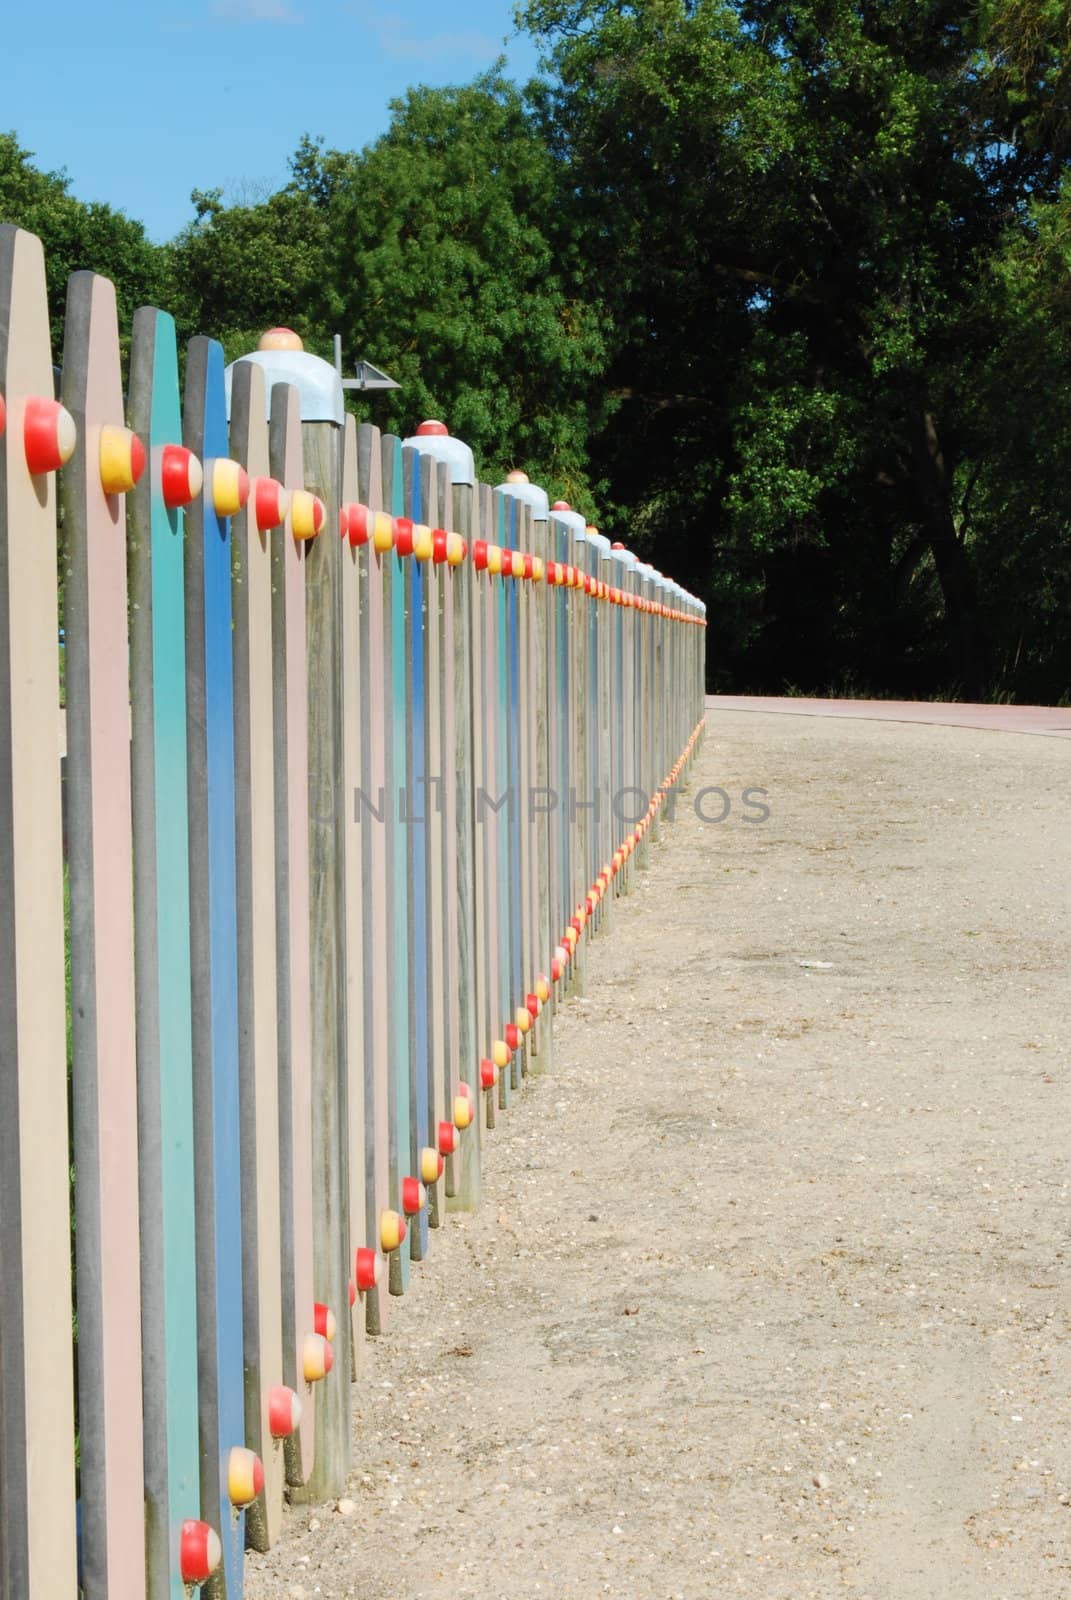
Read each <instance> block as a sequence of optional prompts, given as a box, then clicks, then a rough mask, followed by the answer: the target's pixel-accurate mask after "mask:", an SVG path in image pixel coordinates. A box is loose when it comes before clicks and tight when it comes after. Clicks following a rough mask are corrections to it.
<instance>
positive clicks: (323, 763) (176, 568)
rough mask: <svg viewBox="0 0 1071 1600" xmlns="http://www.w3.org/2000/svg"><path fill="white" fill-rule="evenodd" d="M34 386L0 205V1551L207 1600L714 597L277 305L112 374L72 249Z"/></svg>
mask: <svg viewBox="0 0 1071 1600" xmlns="http://www.w3.org/2000/svg"><path fill="white" fill-rule="evenodd" d="M54 394H55V386H54V369H53V352H52V350H51V349H50V345H49V315H48V306H47V303H46V295H45V273H44V260H43V255H42V251H41V247H40V244H39V242H38V241H37V240H36V239H35V238H33V237H32V236H31V235H28V234H26V233H23V232H20V231H19V230H17V229H14V228H10V227H2V228H0V434H2V437H0V855H2V860H0V919H2V923H3V940H4V946H3V948H4V953H5V959H4V961H3V964H2V968H0V1274H2V1281H3V1283H4V1288H5V1292H4V1295H3V1297H2V1298H0V1594H2V1596H3V1597H4V1600H62V1597H65V1596H71V1597H73V1596H76V1595H77V1594H78V1593H79V1592H81V1593H82V1594H83V1595H84V1597H85V1600H103V1597H110V1600H140V1597H145V1596H150V1597H152V1600H162V1597H165V1596H167V1597H172V1600H178V1597H179V1596H181V1595H183V1594H184V1593H187V1592H189V1590H190V1588H191V1587H195V1586H196V1585H198V1584H200V1583H204V1585H205V1593H206V1594H210V1595H213V1596H224V1595H226V1596H227V1597H229V1600H236V1597H238V1596H240V1594H241V1592H242V1566H243V1551H244V1549H245V1547H246V1545H247V1544H249V1545H252V1546H254V1547H255V1548H258V1549H262V1548H266V1547H267V1546H268V1545H269V1544H270V1543H271V1542H272V1540H273V1539H275V1538H276V1536H277V1534H278V1532H279V1528H280V1523H281V1515H282V1508H283V1502H284V1496H285V1495H287V1494H290V1495H293V1496H304V1497H307V1498H310V1499H313V1498H322V1497H326V1496H328V1495H330V1494H332V1493H337V1492H338V1490H339V1489H340V1488H341V1486H342V1484H343V1482H344V1479H345V1477H346V1473H347V1471H348V1468H349V1466H350V1397H349V1384H350V1382H351V1380H352V1379H354V1378H355V1377H356V1376H357V1375H358V1374H359V1371H360V1365H361V1349H362V1342H363V1339H364V1337H365V1335H366V1333H372V1334H374V1333H376V1332H378V1331H380V1330H382V1329H383V1327H384V1326H385V1325H386V1322H387V1319H388V1316H389V1307H390V1298H391V1296H392V1295H398V1294H403V1293H404V1292H405V1290H406V1288H407V1287H408V1285H409V1283H410V1272H411V1263H412V1262H414V1261H419V1260H421V1259H423V1258H424V1257H425V1256H427V1255H428V1254H429V1253H430V1252H431V1251H432V1250H433V1241H434V1236H435V1232H436V1230H437V1229H440V1228H442V1227H444V1226H447V1225H448V1218H449V1211H450V1209H451V1206H460V1207H471V1206H473V1205H475V1204H476V1203H477V1201H478V1199H479V1194H480V1152H481V1141H482V1140H483V1139H484V1138H485V1137H487V1136H488V1130H489V1129H492V1128H493V1127H494V1125H495V1121H496V1118H497V1117H499V1116H500V1115H501V1114H502V1113H503V1111H505V1110H506V1109H508V1107H509V1106H510V1104H511V1101H512V1100H513V1098H514V1097H515V1096H516V1095H517V1094H518V1093H519V1092H520V1091H521V1089H522V1087H523V1083H524V1079H525V1076H526V1074H527V1073H529V1072H530V1071H538V1070H545V1069H546V1068H547V1067H548V1066H549V1064H550V1061H551V1053H552V1048H553V1040H552V1033H551V1018H552V1016H553V1012H554V1009H555V1007H556V1005H557V1004H558V1003H559V1002H560V1001H561V999H562V997H563V996H564V995H566V994H568V993H569V992H570V991H571V990H574V989H576V988H578V987H579V986H580V985H582V984H583V981H584V968H585V957H586V951H587V947H588V943H589V940H590V938H591V937H592V935H593V934H594V933H595V932H597V931H599V929H601V928H602V927H603V925H604V924H605V923H606V922H607V921H608V920H609V919H610V917H611V916H612V906H613V901H614V899H615V897H616V896H617V895H618V894H622V893H627V892H628V891H629V889H630V887H631V884H632V878H633V873H634V870H635V867H636V863H637V861H640V862H641V863H642V861H643V858H644V854H645V852H646V850H647V848H648V844H649V841H650V839H651V837H652V836H653V834H655V833H656V831H657V829H658V827H659V825H660V815H661V810H662V805H663V802H664V800H665V797H666V795H667V793H668V791H669V790H670V789H671V787H672V786H673V785H674V784H676V783H677V782H678V780H679V779H680V778H681V776H682V774H683V772H684V771H685V769H686V768H687V766H688V764H689V762H690V761H691V758H692V756H693V753H694V751H695V748H696V745H697V742H698V740H699V738H700V736H701V730H702V706H703V653H704V627H703V624H704V616H703V607H702V606H701V605H699V604H698V602H696V601H695V600H693V599H692V598H691V597H689V596H688V595H686V594H685V593H684V592H683V591H682V590H681V589H679V588H678V587H677V586H676V585H675V584H673V583H671V582H669V581H668V580H666V579H664V578H663V577H662V576H661V575H660V574H658V573H657V572H655V571H654V570H653V569H652V568H651V567H649V566H645V565H643V564H642V563H641V562H639V561H637V560H636V559H635V558H634V557H633V556H632V555H630V554H629V553H628V552H627V551H626V550H624V549H623V548H622V547H621V546H619V545H614V546H611V545H610V544H609V542H608V541H607V540H606V539H604V538H602V537H601V536H600V535H599V534H598V533H597V532H596V531H595V530H594V529H593V528H590V527H585V525H584V522H583V519H582V518H580V517H578V516H577V515H576V514H574V513H573V512H571V511H570V510H569V509H568V507H566V506H564V505H560V504H559V505H556V506H554V507H553V508H549V507H548V505H547V498H546V496H545V494H543V492H542V491H541V490H539V489H537V488H536V487H535V486H534V485H532V484H529V483H528V481H527V479H526V478H525V477H524V475H523V474H519V473H514V474H511V476H510V479H509V481H507V483H505V484H503V485H501V486H500V487H499V488H497V489H494V490H492V489H491V488H488V487H487V486H485V485H483V484H480V483H478V482H477V481H476V477H475V473H474V471H473V460H472V454H471V452H470V451H469V450H468V449H467V448H466V447H465V446H464V445H463V444H462V443H461V442H460V441H459V440H456V439H453V438H451V437H450V436H449V434H448V433H447V432H446V429H445V428H444V427H443V426H442V425H441V424H438V423H425V424H423V425H422V426H421V427H420V428H419V429H418V431H417V434H416V436H415V437H414V438H412V439H410V440H407V441H405V442H404V443H403V442H402V441H401V440H399V439H396V438H392V437H383V436H381V435H380V434H379V432H378V431H377V430H376V429H375V428H373V427H370V426H367V425H366V426H361V427H358V426H357V425H356V423H355V421H354V419H353V418H352V417H350V416H347V415H345V413H344V410H343V404H342V389H341V385H340V382H339V379H338V377H337V375H336V373H335V370H334V368H333V367H332V366H330V364H328V363H326V362H323V361H320V360H319V359H318V358H316V357H314V356H311V355H309V354H307V353H305V352H304V351H303V350H302V349H301V348H300V341H298V340H296V338H295V337H294V336H293V335H289V334H288V333H287V331H286V330H274V331H273V333H272V334H270V335H266V336H265V338H264V340H262V342H261V348H260V350H259V351H258V352H256V353H255V354H254V355H252V356H250V357H249V358H246V359H243V360H241V361H239V362H237V363H235V365H234V366H233V367H231V368H230V369H229V370H228V371H227V372H225V371H224V364H223V356H222V351H221V349H220V346H219V345H218V344H216V343H214V342H213V341H211V340H209V339H202V338H198V339H194V340H193V341H192V342H191V343H190V345H189V348H188V350H187V352H186V361H185V379H184V392H183V395H182V397H181V400H180V392H179V361H178V351H177V348H176V337H175V327H174V323H173V321H172V319H171V318H170V317H169V316H168V315H167V314H166V313H164V312H160V311H155V310H143V311H139V312H138V313H137V315H136V317H135V319H134V324H133V328H132V330H131V338H130V360H129V374H128V384H127V389H126V396H125V401H124V388H123V374H122V368H121V362H120V343H119V329H118V326H117V319H116V303H115V293H114V290H113V288H112V286H111V284H110V283H108V282H107V281H106V280H105V279H103V278H100V277H97V276H94V275H92V274H90V273H78V274H76V275H75V276H74V277H72V279H71V280H70V285H69V289H68V299H67V314H66V336H65V345H64V349H63V352H62V379H61V383H60V398H59V400H56V399H55V398H54ZM57 528H59V537H58V538H57ZM61 620H62V630H63V631H62V641H63V643H62V648H57V640H58V639H59V638H60V637H61V635H60V633H59V628H60V624H61ZM64 700H65V712H62V711H61V710H60V707H61V704H62V703H63V701H64ZM72 1173H73V1191H72ZM72 1263H73V1265H72ZM75 1351H76V1359H72V1352H75Z"/></svg>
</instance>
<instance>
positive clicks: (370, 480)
mask: <svg viewBox="0 0 1071 1600" xmlns="http://www.w3.org/2000/svg"><path fill="white" fill-rule="evenodd" d="M357 445H358V452H357V457H358V489H359V491H360V496H361V499H362V501H363V502H364V504H365V505H367V506H368V507H369V508H370V509H371V510H372V511H381V510H382V509H383V451H382V443H381V440H380V435H379V430H378V428H373V427H371V426H370V425H369V424H363V425H362V426H361V428H360V430H359V432H358V436H357ZM360 559H361V562H362V572H363V574H364V575H365V576H366V580H367V623H366V626H365V627H364V628H363V629H362V634H361V652H362V653H361V683H362V685H363V686H364V691H365V703H366V706H367V720H366V723H365V727H366V729H367V732H366V734H365V738H366V740H367V761H366V764H365V771H366V772H367V774H368V781H367V783H366V785H365V787H364V790H363V793H362V795H361V796H360V797H359V801H360V811H359V826H360V829H361V844H362V858H363V861H364V868H365V874H366V882H368V883H369V885H370V891H369V894H368V897H367V911H368V916H369V919H370V920H369V924H368V927H369V932H368V938H367V949H368V960H367V961H366V963H365V1079H364V1084H365V1163H366V1165H365V1205H366V1209H367V1233H366V1237H365V1239H364V1240H363V1241H360V1243H361V1244H363V1246H364V1247H365V1248H367V1249H371V1250H372V1251H374V1252H375V1253H376V1258H377V1260H378V1259H379V1255H378V1252H379V1218H380V1217H381V1215H382V1214H383V1212H384V1211H385V1210H387V1209H388V1207H389V1206H390V1116H389V1098H390V1095H389V1084H390V1064H391V1059H392V1056H391V1028H392V1012H391V1005H392V989H391V983H390V959H389V944H388V939H389V915H388V911H389V907H388V891H389V876H388V872H389V864H388V841H389V839H390V812H391V799H390V796H389V795H388V792H387V757H388V753H389V739H390V735H391V728H392V724H393V712H392V710H391V703H390V701H389V699H388V696H389V695H390V694H391V690H392V685H391V676H390V673H389V671H388V667H387V655H386V631H385V630H386V624H387V615H386V608H387V606H388V605H389V603H390V602H389V596H388V594H387V592H386V587H385V578H384V574H385V571H389V564H390V562H391V561H392V560H393V557H392V555H391V553H390V551H386V552H378V551H377V550H376V549H375V546H374V543H373V541H372V540H371V539H369V541H368V542H367V543H366V544H365V545H364V546H363V548H362V549H361V552H360ZM361 1293H363V1294H364V1297H365V1299H364V1304H365V1326H366V1328H367V1330H368V1332H369V1333H380V1332H381V1331H383V1329H384V1328H385V1326H386V1320H387V1316H388V1306H389V1299H390V1297H389V1295H388V1293H387V1286H386V1283H383V1284H382V1285H380V1284H373V1285H371V1286H370V1287H369V1288H368V1289H366V1290H362V1291H361Z"/></svg>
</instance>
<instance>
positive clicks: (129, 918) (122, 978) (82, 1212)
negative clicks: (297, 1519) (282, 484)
mask: <svg viewBox="0 0 1071 1600" xmlns="http://www.w3.org/2000/svg"><path fill="white" fill-rule="evenodd" d="M63 398H64V401H65V403H66V405H67V408H68V410H69V411H70V413H71V415H72V416H73V418H74V420H75V425H76V427H77V429H78V446H77V449H76V450H75V454H74V456H73V458H72V459H71V461H70V462H69V463H68V465H67V468H66V470H65V472H64V474H63V507H64V536H65V543H66V551H67V560H66V584H65V595H64V600H65V604H64V637H65V640H66V644H65V651H66V665H67V672H66V685H67V847H68V867H69V876H70V961H71V1054H72V1066H71V1075H72V1109H73V1117H74V1136H75V1137H74V1162H75V1204H76V1236H77V1246H78V1248H77V1255H76V1265H77V1282H78V1424H79V1438H80V1444H81V1485H82V1495H81V1501H82V1588H83V1591H84V1594H85V1600H106V1597H107V1596H108V1595H109V1594H119V1593H121V1594H125V1595H126V1594H128V1595H130V1596H131V1600H135V1597H136V1596H137V1595H143V1594H144V1592H145V1515H144V1504H143V1502H144V1461H143V1455H142V1416H141V1345H140V1342H139V1341H138V1340H136V1339H134V1338H133V1337H132V1334H133V1332H134V1330H138V1329H140V1327H141V1295H140V1291H139V1284H138V1274H139V1266H140V1261H139V1229H138V1155H137V1151H138V1091H137V1071H136V1052H135V1023H134V878H133V839H132V832H131V795H130V691H129V664H128V661H127V652H126V649H125V643H126V637H127V572H126V526H125V499H126V490H127V488H133V486H134V483H135V482H136V481H137V478H138V477H139V476H140V475H141V472H142V471H143V470H144V464H145V460H146V457H145V452H144V447H143V446H142V445H141V442H140V441H139V440H136V438H135V436H134V435H133V434H130V433H128V432H127V430H126V429H125V428H124V427H123V426H122V424H123V378H122V371H121V368H120V362H119V326H118V320H117V317H116V306H115V290H114V288H113V287H112V285H111V284H110V283H109V282H108V281H107V279H106V278H98V277H96V276H94V274H92V273H90V272H79V273H76V274H75V275H74V276H73V277H72V278H71V279H70V282H69V284H68V287H67V317H66V328H65V337H64V346H63ZM106 452H107V457H106ZM112 456H114V459H112ZM139 458H140V465H139ZM102 467H103V468H104V469H105V471H106V472H107V474H108V476H107V477H105V476H104V472H102Z"/></svg>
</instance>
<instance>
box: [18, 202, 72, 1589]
mask: <svg viewBox="0 0 1071 1600" xmlns="http://www.w3.org/2000/svg"><path fill="white" fill-rule="evenodd" d="M0 388H2V389H3V392H4V395H5V397H6V401H7V428H6V431H5V433H4V436H3V438H2V439H0V460H2V463H3V465H2V468H0V930H2V933H3V948H4V949H5V951H7V952H8V956H9V959H7V960H5V961H4V962H3V964H2V968H3V970H2V973H0V1054H2V1059H3V1062H4V1071H3V1072H2V1073H0V1272H2V1274H3V1281H4V1284H5V1288H6V1296H5V1301H6V1303H5V1310H4V1328H3V1361H2V1362H0V1590H2V1591H3V1593H4V1594H5V1595H11V1596H12V1597H15V1596H18V1600H52V1597H53V1596H66V1595H71V1594H73V1593H74V1592H75V1584H76V1570H75V1565H76V1563H75V1504H74V1497H75V1486H74V1397H73V1384H72V1363H71V1342H70V1340H71V1288H70V1217H69V1213H68V1181H69V1179H68V1173H69V1167H68V1151H67V1117H66V1109H65V1108H66V1104H67V1062H66V1040H65V1027H64V1018H65V1012H66V1006H65V996H64V950H63V836H62V825H61V819H60V745H59V719H58V717H57V715H56V710H57V705H58V701H59V679H58V659H57V648H56V641H57V632H58V607H57V591H56V576H57V565H56V495H55V488H54V484H53V481H52V479H51V477H50V476H41V477H38V478H31V476H30V473H29V471H28V469H27V465H26V457H25V453H24V450H23V420H24V416H25V410H26V402H27V400H28V399H31V398H34V397H42V398H46V399H51V397H52V392H53V391H52V354H51V349H50V346H49V331H48V304H47V299H46V293H45V266H44V257H43V253H42V250H41V245H40V242H39V241H38V240H37V239H35V238H34V237H33V236H32V235H30V234H27V233H23V232H21V231H20V230H18V229H16V228H11V227H7V226H2V227H0ZM12 955H14V956H16V957H17V959H11V957H12Z"/></svg>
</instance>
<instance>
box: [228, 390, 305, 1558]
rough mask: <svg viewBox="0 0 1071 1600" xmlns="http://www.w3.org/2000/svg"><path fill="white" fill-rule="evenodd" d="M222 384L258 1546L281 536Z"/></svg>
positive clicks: (273, 1213) (267, 1398)
mask: <svg viewBox="0 0 1071 1600" xmlns="http://www.w3.org/2000/svg"><path fill="white" fill-rule="evenodd" d="M231 378H232V381H231V391H230V437H231V448H232V451H233V453H234V456H235V459H236V460H238V461H239V462H241V464H242V466H243V467H244V468H245V469H246V472H247V473H248V475H249V480H250V497H249V500H248V501H247V502H246V505H245V506H244V507H243V509H242V510H241V511H239V512H238V513H237V515H236V516H235V517H234V519H233V522H232V525H231V542H232V546H233V597H234V755H235V797H236V798H235V840H236V847H237V883H238V921H237V927H238V1070H239V1080H240V1089H241V1138H242V1242H243V1259H242V1286H243V1291H244V1318H243V1320H244V1330H245V1339H244V1343H245V1424H246V1440H247V1443H248V1445H249V1446H250V1448H251V1449H252V1450H254V1451H255V1452H256V1454H257V1456H258V1457H259V1459H260V1461H261V1463H262V1466H263V1472H264V1488H263V1491H262V1493H261V1495H259V1496H258V1497H257V1498H256V1500H254V1501H253V1502H252V1503H251V1504H250V1506H249V1507H248V1509H247V1512H246V1533H247V1536H248V1539H249V1543H250V1544H251V1545H252V1547H253V1548H254V1549H256V1550H267V1549H268V1548H269V1547H270V1546H271V1545H272V1544H274V1542H275V1540H276V1539H277V1538H278V1536H279V1530H280V1527H281V1524H282V1515H283V1487H284V1479H285V1473H284V1465H283V1445H282V1442H281V1440H279V1439H276V1438H274V1437H273V1435H272V1429H271V1420H272V1413H271V1406H272V1393H273V1389H279V1388H281V1387H282V1383H283V1343H282V1339H283V1306H282V1236H281V1220H280V1218H281V1213H280V1204H281V1201H280V1187H279V1040H278V989H277V970H278V956H277V951H276V909H275V735H274V729H273V696H272V548H271V547H272V541H273V540H274V541H278V540H279V539H281V538H282V537H283V532H282V529H281V528H280V523H281V522H282V521H283V519H284V518H285V515H286V491H285V490H283V489H282V486H281V485H280V484H278V483H277V482H276V480H274V479H272V478H271V476H270V461H269V454H268V422H267V399H266V395H265V389H264V375H263V373H262V372H261V370H260V368H259V367H256V366H254V365H253V364H252V363H251V362H240V363H239V364H238V366H237V367H236V368H234V369H233V370H232V373H231ZM293 1392H294V1391H291V1393H293ZM284 1398H285V1397H284ZM291 1414H292V1403H291Z"/></svg>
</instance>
